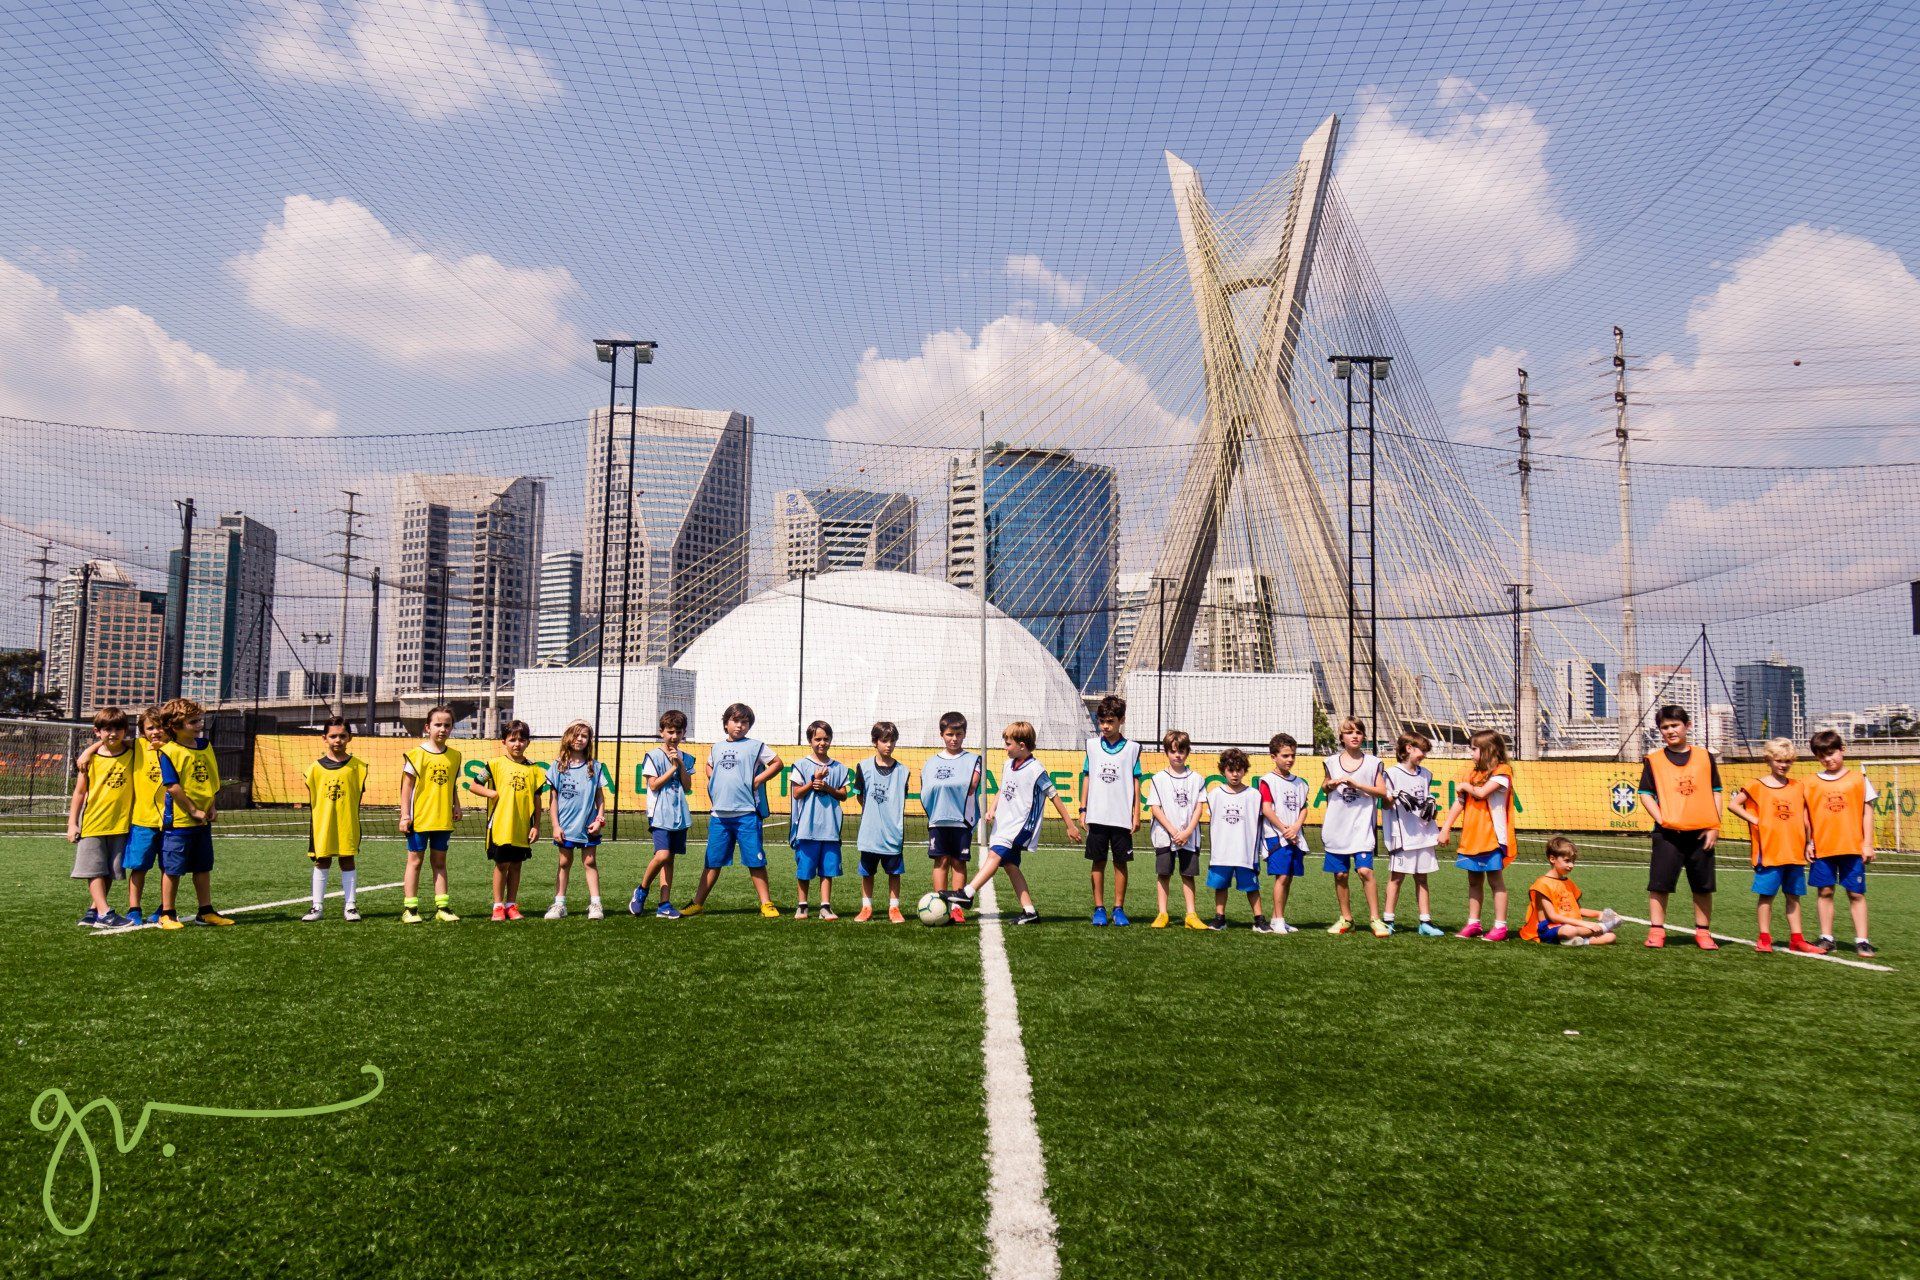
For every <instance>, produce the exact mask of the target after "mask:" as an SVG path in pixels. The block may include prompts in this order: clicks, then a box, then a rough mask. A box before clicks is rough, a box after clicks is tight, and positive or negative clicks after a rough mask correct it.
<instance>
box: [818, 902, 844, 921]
mask: <svg viewBox="0 0 1920 1280" xmlns="http://www.w3.org/2000/svg"><path fill="white" fill-rule="evenodd" d="M839 918H840V917H839V916H837V915H835V914H833V904H831V903H827V902H823V903H821V904H820V919H822V920H838V919H839Z"/></svg>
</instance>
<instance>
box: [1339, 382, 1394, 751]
mask: <svg viewBox="0 0 1920 1280" xmlns="http://www.w3.org/2000/svg"><path fill="white" fill-rule="evenodd" d="M1327 361H1328V363H1329V364H1331V365H1332V366H1333V376H1334V377H1336V378H1338V379H1339V380H1340V381H1341V382H1343V383H1344V384H1346V401H1347V714H1348V715H1350V716H1352V717H1354V718H1355V719H1358V720H1361V721H1363V722H1364V723H1365V724H1366V725H1367V732H1368V733H1369V734H1370V735H1371V738H1370V741H1371V742H1373V743H1374V744H1376V745H1377V744H1378V743H1379V742H1380V741H1381V727H1380V724H1379V716H1378V712H1379V708H1380V660H1379V659H1380V621H1379V609H1378V606H1377V601H1378V599H1379V588H1380V581H1379V574H1378V571H1379V561H1378V559H1377V558H1376V556H1375V550H1376V542H1375V536H1374V526H1375V520H1374V484H1373V475H1374V405H1375V402H1376V401H1378V400H1379V398H1380V383H1381V382H1383V381H1385V380H1386V376H1387V367H1388V365H1390V364H1391V363H1392V362H1393V357H1392V356H1350V355H1331V356H1328V357H1327ZM1355 365H1365V366H1366V370H1367V373H1366V376H1367V422H1366V433H1365V438H1364V439H1362V438H1361V437H1360V435H1359V434H1358V433H1356V431H1355V427H1354V420H1353V408H1354V401H1353V373H1354V366H1355ZM1362 561H1364V562H1365V566H1366V567H1365V570H1364V576H1363V571H1362V569H1361V567H1360V565H1361V562H1362ZM1362 596H1364V597H1365V599H1364V601H1363V600H1362V598H1361V597H1362ZM1363 651H1364V653H1365V655H1366V657H1365V663H1366V668H1367V672H1366V677H1365V680H1364V683H1363V681H1362V679H1361V675H1360V666H1361V661H1362V659H1361V654H1362V652H1363ZM1363 692H1364V694H1365V696H1366V710H1365V712H1364V713H1363V712H1362V711H1361V703H1360V699H1361V695H1362V693H1363Z"/></svg>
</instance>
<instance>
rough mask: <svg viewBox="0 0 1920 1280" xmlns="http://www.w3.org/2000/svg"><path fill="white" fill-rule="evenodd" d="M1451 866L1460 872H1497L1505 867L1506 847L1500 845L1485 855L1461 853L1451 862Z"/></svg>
mask: <svg viewBox="0 0 1920 1280" xmlns="http://www.w3.org/2000/svg"><path fill="white" fill-rule="evenodd" d="M1453 865H1454V866H1456V867H1458V868H1460V869H1461V870H1462V871H1499V870H1501V869H1502V868H1504V867H1505V866H1506V865H1507V846H1505V845H1500V846H1499V847H1497V848H1494V849H1489V850H1487V852H1485V853H1463V854H1461V855H1460V856H1459V857H1457V858H1455V859H1454V860H1453Z"/></svg>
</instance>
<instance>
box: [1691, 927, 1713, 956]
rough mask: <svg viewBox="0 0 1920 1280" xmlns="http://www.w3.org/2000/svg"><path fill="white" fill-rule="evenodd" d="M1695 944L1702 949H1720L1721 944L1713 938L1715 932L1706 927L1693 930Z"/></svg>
mask: <svg viewBox="0 0 1920 1280" xmlns="http://www.w3.org/2000/svg"><path fill="white" fill-rule="evenodd" d="M1693 945H1694V946H1696V947H1698V948H1700V949H1701V950H1702V951H1718V950H1719V949H1720V944H1719V943H1717V942H1715V941H1714V940H1713V934H1711V933H1709V932H1708V931H1707V930H1705V929H1695V930H1694V931H1693Z"/></svg>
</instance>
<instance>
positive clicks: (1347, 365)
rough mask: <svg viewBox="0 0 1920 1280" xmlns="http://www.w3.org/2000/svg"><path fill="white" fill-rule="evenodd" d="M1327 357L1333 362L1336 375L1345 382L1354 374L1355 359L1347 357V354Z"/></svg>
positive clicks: (1334, 374)
mask: <svg viewBox="0 0 1920 1280" xmlns="http://www.w3.org/2000/svg"><path fill="white" fill-rule="evenodd" d="M1327 358H1328V359H1329V360H1331V361H1332V362H1333V376H1334V377H1336V378H1338V379H1340V381H1342V382H1345V381H1346V380H1347V379H1349V378H1351V377H1352V376H1353V361H1351V360H1349V359H1347V357H1345V356H1329V357H1327Z"/></svg>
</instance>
